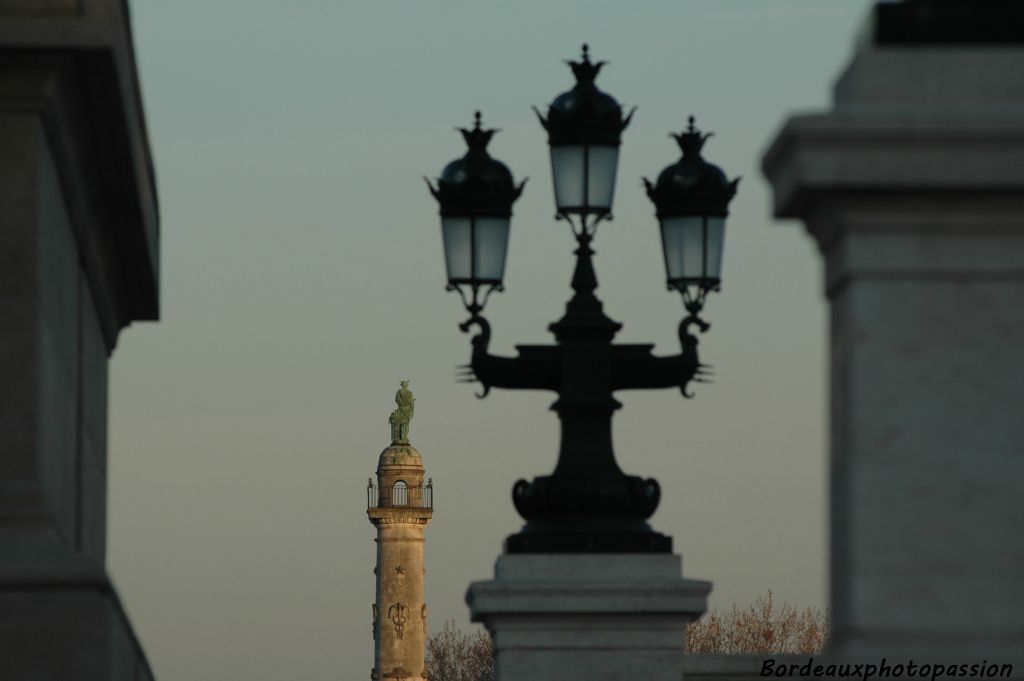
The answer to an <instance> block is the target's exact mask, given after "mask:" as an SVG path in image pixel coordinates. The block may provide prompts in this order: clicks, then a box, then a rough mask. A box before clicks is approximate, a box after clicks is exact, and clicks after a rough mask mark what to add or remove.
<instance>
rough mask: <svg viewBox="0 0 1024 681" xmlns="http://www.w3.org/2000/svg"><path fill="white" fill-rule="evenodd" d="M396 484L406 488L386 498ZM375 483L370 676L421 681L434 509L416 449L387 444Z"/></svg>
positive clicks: (380, 459)
mask: <svg viewBox="0 0 1024 681" xmlns="http://www.w3.org/2000/svg"><path fill="white" fill-rule="evenodd" d="M398 483H402V484H404V485H405V491H404V492H403V493H402V494H401V495H399V496H397V497H394V496H393V497H392V498H388V497H387V496H386V495H387V494H389V493H390V494H393V490H394V488H395V485H396V484H398ZM377 484H378V490H379V493H380V495H381V496H380V497H379V498H378V500H377V505H376V506H371V507H369V508H368V509H367V511H366V512H367V515H368V516H369V518H370V522H371V523H373V524H374V526H375V527H376V528H377V538H376V542H377V565H376V568H375V569H374V574H375V575H376V578H377V579H376V582H377V588H376V599H375V602H374V606H373V613H374V621H373V632H374V672H373V673H374V674H375V676H374V678H382V679H383V678H402V679H408V680H409V681H422V680H423V678H424V667H425V664H424V649H425V648H424V646H425V644H426V635H427V606H426V602H425V600H424V592H423V574H424V568H423V547H424V540H423V529H424V528H425V527H426V526H427V524H428V523H429V522H430V520H431V518H432V517H433V510H432V509H431V508H430V507H429V503H428V501H429V500H427V499H424V498H423V494H424V489H423V484H424V469H423V459H422V456H421V455H420V453H419V452H418V451H417V450H416V449H415V448H413V447H412V446H411V445H408V444H393V445H391V446H390V447H388V448H386V449H385V450H384V451H383V452H381V455H380V457H379V459H378V463H377Z"/></svg>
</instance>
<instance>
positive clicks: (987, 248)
mask: <svg viewBox="0 0 1024 681" xmlns="http://www.w3.org/2000/svg"><path fill="white" fill-rule="evenodd" d="M969 4H970V3H958V2H948V3H938V2H936V3H926V2H921V1H910V2H904V3H902V4H895V5H879V6H878V7H876V8H874V15H873V17H872V29H873V30H872V32H871V33H870V35H868V36H867V39H866V40H864V41H863V42H862V43H861V44H860V45H859V46H858V48H857V50H856V53H855V55H854V57H853V61H852V63H851V64H850V66H849V67H848V68H847V70H846V71H845V73H844V74H843V75H842V76H841V77H840V79H839V81H838V83H837V85H836V88H835V103H834V108H833V110H832V111H830V112H827V113H824V114H820V115H812V116H798V117H793V118H791V119H790V120H789V121H787V122H786V124H785V126H784V127H783V129H782V130H781V132H780V133H779V134H778V136H777V137H776V139H775V140H774V142H773V144H772V145H771V147H770V148H769V150H768V151H767V153H766V155H765V158H764V170H765V173H766V175H767V176H768V178H769V180H770V182H771V183H772V184H773V186H774V189H775V213H776V215H777V216H778V217H786V218H801V219H803V220H804V221H805V222H806V224H807V228H808V230H809V232H810V233H811V235H812V236H813V237H814V238H815V240H816V241H817V243H818V246H819V248H820V250H821V252H822V255H823V256H824V261H825V287H826V293H827V296H828V299H829V303H830V306H831V340H830V343H831V380H830V383H831V387H830V391H831V483H830V485H831V523H832V526H831V583H832V587H831V588H832V594H831V597H832V602H831V612H832V617H833V622H832V627H833V633H832V651H833V652H834V653H835V654H836V655H837V656H842V658H843V660H844V661H851V660H853V659H855V658H857V657H863V658H865V659H866V661H868V662H871V663H875V664H878V663H879V662H880V660H881V659H882V658H883V657H887V658H888V661H889V663H890V664H892V663H893V661H894V658H896V659H898V660H900V661H904V662H905V661H906V660H907V659H908V658H910V659H914V660H915V661H916V662H918V663H919V664H920V663H922V662H927V663H932V664H934V663H945V664H950V663H953V664H965V663H966V664H973V663H981V662H982V661H983V660H987V661H988V663H997V664H1000V665H1001V664H1015V665H1017V666H1018V668H1019V667H1020V665H1021V664H1024V638H1022V636H1021V632H1024V608H1021V603H1024V576H1022V573H1021V569H1020V566H1021V565H1024V541H1022V540H1021V528H1022V527H1024V505H1022V504H1021V503H1020V493H1021V480H1024V457H1022V456H1021V454H1022V445H1021V443H1022V442H1024V419H1022V418H1021V410H1022V405H1024V361H1022V353H1021V348H1022V347H1024V165H1022V164H1021V159H1022V158H1024V123H1022V121H1024V90H1022V89H1021V88H1020V86H1019V80H1020V74H1021V73H1024V43H1022V42H1021V40H1020V35H1019V34H1020V31H1019V27H1020V25H1021V21H1022V13H1021V10H1020V8H1019V7H1016V6H1013V5H1009V4H1007V5H1001V6H988V5H986V6H985V8H984V9H980V8H979V7H978V6H972V7H969V6H968V5H969ZM1010 27H1016V29H1011V28H1010ZM1014 30H1016V33H1017V34H1018V35H1017V37H1016V38H1014V37H1013V36H1011V35H1008V34H1010V33H1013V32H1014ZM1000 36H1002V37H1000ZM985 41H989V42H988V44H984V43H985ZM996 43H1000V44H996Z"/></svg>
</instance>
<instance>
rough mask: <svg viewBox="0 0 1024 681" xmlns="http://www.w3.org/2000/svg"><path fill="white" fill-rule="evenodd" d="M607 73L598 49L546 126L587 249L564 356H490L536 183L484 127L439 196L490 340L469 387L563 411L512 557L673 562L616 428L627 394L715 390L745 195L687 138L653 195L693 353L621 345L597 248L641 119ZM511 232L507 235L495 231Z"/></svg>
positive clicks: (558, 330) (455, 279)
mask: <svg viewBox="0 0 1024 681" xmlns="http://www.w3.org/2000/svg"><path fill="white" fill-rule="evenodd" d="M602 64H603V62H599V63H597V64H593V63H591V62H590V59H589V55H588V53H587V47H586V45H584V47H583V60H582V61H580V62H570V66H571V67H572V70H573V73H574V75H575V76H576V80H577V82H576V85H575V87H574V88H573V89H572V90H570V91H569V92H566V93H564V94H562V95H559V96H558V97H557V98H556V99H555V101H554V102H553V103H552V104H551V106H550V108H549V110H548V116H547V118H546V119H545V118H544V117H543V116H542V115H541V114H540V112H538V114H537V115H538V117H539V118H540V119H541V123H542V124H543V125H544V127H545V128H546V129H547V131H548V135H549V142H550V145H551V165H552V174H553V175H554V182H555V201H556V204H557V211H558V213H557V217H558V218H560V219H564V220H567V221H569V223H570V224H571V225H572V228H573V234H574V235H575V237H576V240H577V243H578V245H579V247H578V248H577V249H576V268H575V271H574V273H573V277H572V289H573V291H574V295H573V296H572V298H571V299H570V300H569V302H568V304H567V305H566V311H565V315H564V316H563V317H562V318H561V319H559V320H558V321H557V322H554V323H553V324H551V325H550V326H549V329H550V330H551V332H552V333H554V335H555V338H556V340H557V344H555V345H519V346H517V349H518V351H519V354H518V356H516V357H499V356H495V355H492V354H490V353H489V352H488V345H489V343H490V338H491V329H490V324H489V323H488V322H487V320H486V319H484V317H482V316H481V314H480V313H481V312H482V311H483V307H484V304H485V303H486V298H487V295H488V294H489V293H490V292H492V291H494V290H501V285H502V277H503V274H504V267H503V266H504V255H505V246H506V243H507V238H508V224H509V216H510V215H511V205H512V202H513V201H515V199H516V198H517V197H518V196H519V193H520V192H521V190H522V184H520V185H519V186H518V187H516V186H515V185H514V183H513V181H512V175H511V173H510V172H509V171H508V168H506V167H505V166H504V165H503V164H501V163H500V162H498V161H495V160H494V159H492V158H491V157H490V156H488V155H487V153H486V151H485V150H484V146H485V145H486V143H487V141H488V140H489V139H490V136H491V134H492V132H493V131H484V130H480V126H479V114H478V118H477V126H476V128H474V130H472V131H467V130H463V131H462V133H463V136H464V137H465V138H466V141H467V143H468V144H469V146H470V151H469V153H467V154H466V156H464V157H463V158H462V159H459V160H457V161H453V162H452V163H450V164H449V165H448V166H447V167H446V168H445V169H444V171H443V172H442V174H441V177H440V178H439V179H438V186H437V188H436V189H435V188H434V187H431V192H432V193H433V194H434V196H435V197H436V198H437V199H438V202H439V203H440V205H441V225H442V235H443V237H444V246H445V259H446V262H447V265H448V288H449V290H451V289H456V290H458V291H459V292H460V294H461V295H462V298H463V303H464V304H465V306H466V309H467V310H468V311H469V314H470V316H469V319H467V320H466V321H465V322H464V323H463V324H461V325H460V328H461V329H462V330H463V331H468V330H469V329H470V327H472V326H476V327H477V328H478V329H479V333H478V334H477V335H475V336H474V337H473V339H472V345H473V353H472V360H471V362H470V364H469V365H467V367H466V369H467V371H466V376H465V378H466V379H467V380H470V381H473V380H477V381H480V383H481V384H482V385H483V388H484V391H483V393H482V394H481V397H483V396H485V395H486V394H487V393H488V391H490V389H491V388H492V387H496V388H508V389H527V390H550V391H553V392H555V393H556V394H557V395H558V399H557V400H556V402H555V403H554V405H553V407H552V408H553V409H554V410H555V411H556V412H557V413H558V416H559V419H560V420H561V424H562V437H561V446H560V449H559V454H558V462H557V464H556V466H555V470H554V471H553V472H552V473H551V474H550V475H544V476H539V477H537V478H535V479H534V480H533V481H532V482H527V481H526V480H520V481H518V482H517V483H516V484H515V486H514V487H513V490H512V499H513V502H514V504H515V507H516V510H517V511H518V512H519V514H520V515H521V516H522V517H523V518H524V519H525V520H526V524H525V525H524V526H523V528H522V530H521V531H520V532H518V533H516V534H513V535H511V536H510V537H508V539H507V540H506V542H505V550H506V551H507V552H509V553H576V552H591V553H611V552H615V553H618V552H654V553H669V552H671V550H672V539H671V538H670V537H668V536H665V535H663V534H660V533H658V532H655V531H654V530H653V529H652V528H651V527H650V525H649V524H648V523H647V519H648V518H649V517H650V516H651V515H652V514H653V513H654V510H655V508H657V505H658V501H659V499H660V496H661V492H660V488H659V486H658V483H657V481H656V480H654V479H651V478H648V479H643V478H640V477H637V476H632V475H626V474H625V473H623V472H622V470H621V469H620V468H619V466H618V464H617V463H616V461H615V455H614V452H613V451H612V437H611V417H612V414H613V413H614V412H615V410H616V409H618V408H619V407H620V406H621V405H620V404H619V402H618V401H616V400H615V398H614V397H613V392H614V391H616V390H629V389H652V388H673V387H674V388H679V389H680V390H681V391H682V393H683V395H685V396H687V397H689V395H688V394H687V392H686V388H687V386H688V385H689V383H690V382H691V381H694V380H697V381H700V380H701V376H702V375H703V372H704V369H705V368H706V367H705V365H702V364H701V363H700V362H699V361H698V359H697V338H696V337H695V336H694V335H693V334H691V333H690V331H689V327H690V325H691V324H697V325H698V326H699V327H700V329H701V330H702V331H704V330H706V329H707V328H708V326H707V324H705V323H704V322H703V321H701V320H700V319H698V318H697V313H698V312H699V311H700V309H701V305H702V304H703V301H704V296H705V295H706V293H707V291H709V290H716V289H717V288H718V285H719V282H720V280H721V278H720V262H721V246H722V238H721V237H722V234H723V232H722V230H723V228H724V219H725V215H726V206H727V205H728V202H729V200H730V199H731V198H732V196H733V194H734V193H735V189H736V182H735V181H734V182H732V183H729V182H727V181H725V179H724V175H722V173H721V171H720V170H719V169H718V168H716V167H714V166H712V165H710V164H708V163H706V162H705V161H703V159H701V158H700V153H699V152H700V145H701V143H702V142H703V140H704V139H705V138H704V137H703V136H701V135H700V134H699V133H698V132H697V131H696V130H694V129H693V128H692V119H691V130H690V131H689V132H688V133H683V134H682V135H679V136H678V137H677V139H679V140H680V144H681V145H682V146H683V148H684V156H683V159H682V160H681V161H680V162H679V163H677V164H675V165H673V166H670V167H669V168H666V169H665V171H664V172H662V174H661V176H660V177H659V179H658V182H657V184H656V185H651V184H650V183H647V184H648V193H649V194H650V196H651V198H652V199H653V200H654V201H655V204H656V206H657V212H658V217H659V220H660V221H661V225H662V236H663V240H662V245H663V247H664V249H665V263H666V267H667V271H668V281H669V287H670V288H676V289H678V290H679V291H680V292H682V293H683V296H684V302H685V303H686V306H687V309H688V311H689V313H690V314H689V316H688V317H686V318H685V319H684V320H683V322H682V323H681V324H680V327H679V338H680V342H681V344H682V352H681V353H680V354H678V355H674V356H671V357H655V356H654V355H653V354H652V352H651V350H652V348H653V347H654V346H653V345H651V344H613V343H612V339H613V338H614V336H615V334H616V333H617V332H618V331H619V329H620V328H622V325H621V324H619V323H618V322H615V321H613V320H612V319H610V318H609V317H608V316H607V315H605V313H604V311H603V310H602V305H601V301H600V300H598V298H597V296H596V295H594V291H595V290H596V289H597V278H596V276H595V274H594V267H593V263H592V259H591V256H592V255H593V253H594V252H593V250H591V248H590V243H591V241H592V240H593V238H594V235H595V233H596V230H597V225H598V223H600V222H601V221H602V220H603V219H607V218H608V217H610V215H611V207H612V196H613V193H614V187H615V172H616V166H617V161H618V146H619V140H620V136H621V133H622V130H623V129H624V128H625V127H626V125H627V124H628V123H629V119H630V117H631V116H632V113H630V115H629V116H626V117H625V118H623V116H622V108H621V107H620V106H619V104H618V103H617V102H616V101H615V100H614V99H613V98H612V97H611V96H609V95H607V94H605V93H603V92H601V91H600V90H598V89H597V87H596V85H595V84H594V79H595V77H596V76H597V73H598V71H599V70H600V68H601V66H602ZM719 179H720V180H721V181H719ZM723 183H724V184H723ZM723 187H724V188H723ZM726 193H727V194H728V195H727V196H726ZM713 199H714V200H713ZM715 200H717V201H718V203H715ZM499 219H500V220H502V222H501V227H500V228H499V227H493V226H490V225H491V223H488V222H481V220H499ZM694 220H696V222H693V221H694ZM466 225H468V226H466ZM481 225H484V227H483V231H481ZM694 225H696V227H695V226H694ZM485 232H486V234H485ZM489 249H490V250H489ZM483 263H488V265H487V266H485V265H484V264H483ZM498 263H500V266H498V265H497V264H498ZM492 265H493V266H492ZM481 289H486V291H485V293H484V295H483V296H482V297H481V296H480V295H479V291H480V290H481Z"/></svg>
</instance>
